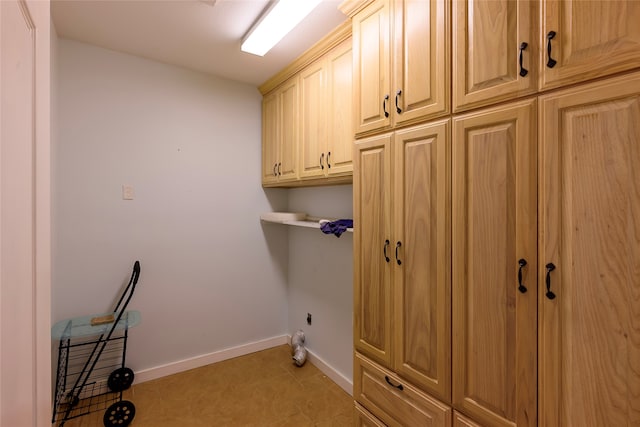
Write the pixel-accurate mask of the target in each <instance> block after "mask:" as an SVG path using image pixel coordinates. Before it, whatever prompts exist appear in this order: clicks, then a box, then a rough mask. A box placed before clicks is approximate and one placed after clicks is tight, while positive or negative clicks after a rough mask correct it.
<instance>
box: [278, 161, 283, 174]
mask: <svg viewBox="0 0 640 427" xmlns="http://www.w3.org/2000/svg"><path fill="white" fill-rule="evenodd" d="M280 175H282V162H280V163H278V176H280Z"/></svg>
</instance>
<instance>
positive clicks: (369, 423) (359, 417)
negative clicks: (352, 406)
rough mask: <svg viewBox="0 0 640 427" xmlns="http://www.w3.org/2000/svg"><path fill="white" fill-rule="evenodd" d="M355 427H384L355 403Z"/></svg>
mask: <svg viewBox="0 0 640 427" xmlns="http://www.w3.org/2000/svg"><path fill="white" fill-rule="evenodd" d="M355 417H356V424H355V425H356V427H385V425H384V424H382V422H381V421H380V420H379V419H377V418H376V417H374V416H373V415H372V414H371V412H369V411H367V410H366V409H365V408H363V407H362V405H360V404H358V402H356V410H355Z"/></svg>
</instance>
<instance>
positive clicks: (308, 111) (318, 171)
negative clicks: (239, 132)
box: [260, 22, 353, 187]
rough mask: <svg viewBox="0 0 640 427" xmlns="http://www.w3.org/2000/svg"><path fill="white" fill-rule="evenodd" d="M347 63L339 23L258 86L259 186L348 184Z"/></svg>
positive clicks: (346, 34) (345, 28) (344, 30)
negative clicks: (260, 106)
mask: <svg viewBox="0 0 640 427" xmlns="http://www.w3.org/2000/svg"><path fill="white" fill-rule="evenodd" d="M352 63H353V60H352V48H351V25H350V23H349V22H345V23H344V24H343V25H341V26H339V27H337V28H336V29H335V30H334V31H333V32H332V33H331V34H329V35H327V37H325V38H324V39H322V40H321V41H320V42H318V43H317V44H316V45H314V46H313V47H312V48H311V49H309V50H308V51H307V52H305V53H304V54H303V55H301V56H300V57H299V58H298V59H296V60H295V61H294V62H292V63H291V64H289V66H287V67H286V68H285V69H284V70H282V71H281V72H280V73H278V74H277V75H275V76H274V77H272V78H271V79H270V80H268V81H267V82H265V83H264V84H263V85H262V86H260V92H261V93H262V94H263V102H262V106H263V112H262V119H263V122H262V135H263V137H262V139H263V145H262V164H263V166H262V169H263V173H262V185H263V186H267V187H298V186H311V185H323V184H338V183H349V182H351V180H352V175H353V167H352V144H353V107H352V104H353V103H352V76H351V69H352Z"/></svg>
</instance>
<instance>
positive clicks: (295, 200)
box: [288, 185, 353, 383]
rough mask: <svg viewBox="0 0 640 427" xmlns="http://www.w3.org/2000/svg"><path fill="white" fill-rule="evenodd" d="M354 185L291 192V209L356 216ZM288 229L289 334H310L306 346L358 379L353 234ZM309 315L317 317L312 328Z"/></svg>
mask: <svg viewBox="0 0 640 427" xmlns="http://www.w3.org/2000/svg"><path fill="white" fill-rule="evenodd" d="M352 188H353V187H352V186H351V185H342V186H335V187H318V188H299V189H291V190H289V210H290V211H293V212H306V213H307V214H309V215H311V216H318V217H328V218H353V214H352V213H353V208H352V191H353V190H352ZM288 229H289V293H288V301H289V329H290V330H289V333H290V334H291V333H293V332H295V331H296V330H298V329H302V330H304V332H305V338H306V342H305V345H306V347H307V348H308V349H309V350H310V351H311V352H313V353H314V354H315V355H317V356H318V357H319V358H321V359H322V360H324V361H325V362H326V363H327V364H328V365H330V366H331V367H332V368H333V369H335V370H336V371H338V372H339V373H340V374H341V375H342V376H343V377H344V378H345V379H346V380H347V381H348V382H350V383H351V382H352V381H353V324H352V319H353V233H344V234H342V235H341V236H340V237H339V238H338V237H336V236H334V235H327V234H323V233H322V232H321V231H319V230H317V229H311V228H301V227H288ZM307 313H311V314H312V322H311V325H307V322H306V318H307Z"/></svg>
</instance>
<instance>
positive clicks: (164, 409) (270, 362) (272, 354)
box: [64, 345, 354, 427]
mask: <svg viewBox="0 0 640 427" xmlns="http://www.w3.org/2000/svg"><path fill="white" fill-rule="evenodd" d="M124 398H125V399H127V400H130V401H131V402H133V404H134V405H135V409H136V415H135V418H134V421H133V422H132V423H131V424H130V425H131V426H132V427H213V426H234V427H235V426H267V427H276V426H278V427H285V426H296V427H305V426H317V427H329V426H333V427H341V426H352V425H353V422H354V421H353V420H354V418H353V406H354V405H353V400H352V398H351V396H349V394H348V393H346V392H345V391H344V390H342V389H341V388H340V387H339V386H338V385H336V384H335V383H334V382H333V381H331V380H330V379H329V378H327V377H326V376H325V375H324V374H323V373H322V372H321V371H320V370H319V369H318V368H316V367H315V366H313V365H312V364H311V363H310V362H309V361H307V363H306V364H305V365H304V366H303V367H301V368H299V367H297V366H295V365H294V364H293V361H292V360H291V353H290V348H289V346H287V345H282V346H279V347H274V348H271V349H268V350H264V351H261V352H257V353H253V354H250V355H246V356H242V357H238V358H235V359H230V360H226V361H223V362H219V363H215V364H212V365H208V366H204V367H201V368H197V369H193V370H190V371H186V372H183V373H179V374H176V375H171V376H168V377H164V378H160V379H157V380H153V381H148V382H145V383H142V384H135V385H133V386H132V387H131V389H129V390H127V391H126V392H125V397H124ZM103 415H104V411H100V412H96V413H93V414H89V415H86V416H83V417H79V418H76V419H74V420H71V421H68V422H67V423H65V424H64V427H101V426H103V422H102V417H103Z"/></svg>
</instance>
